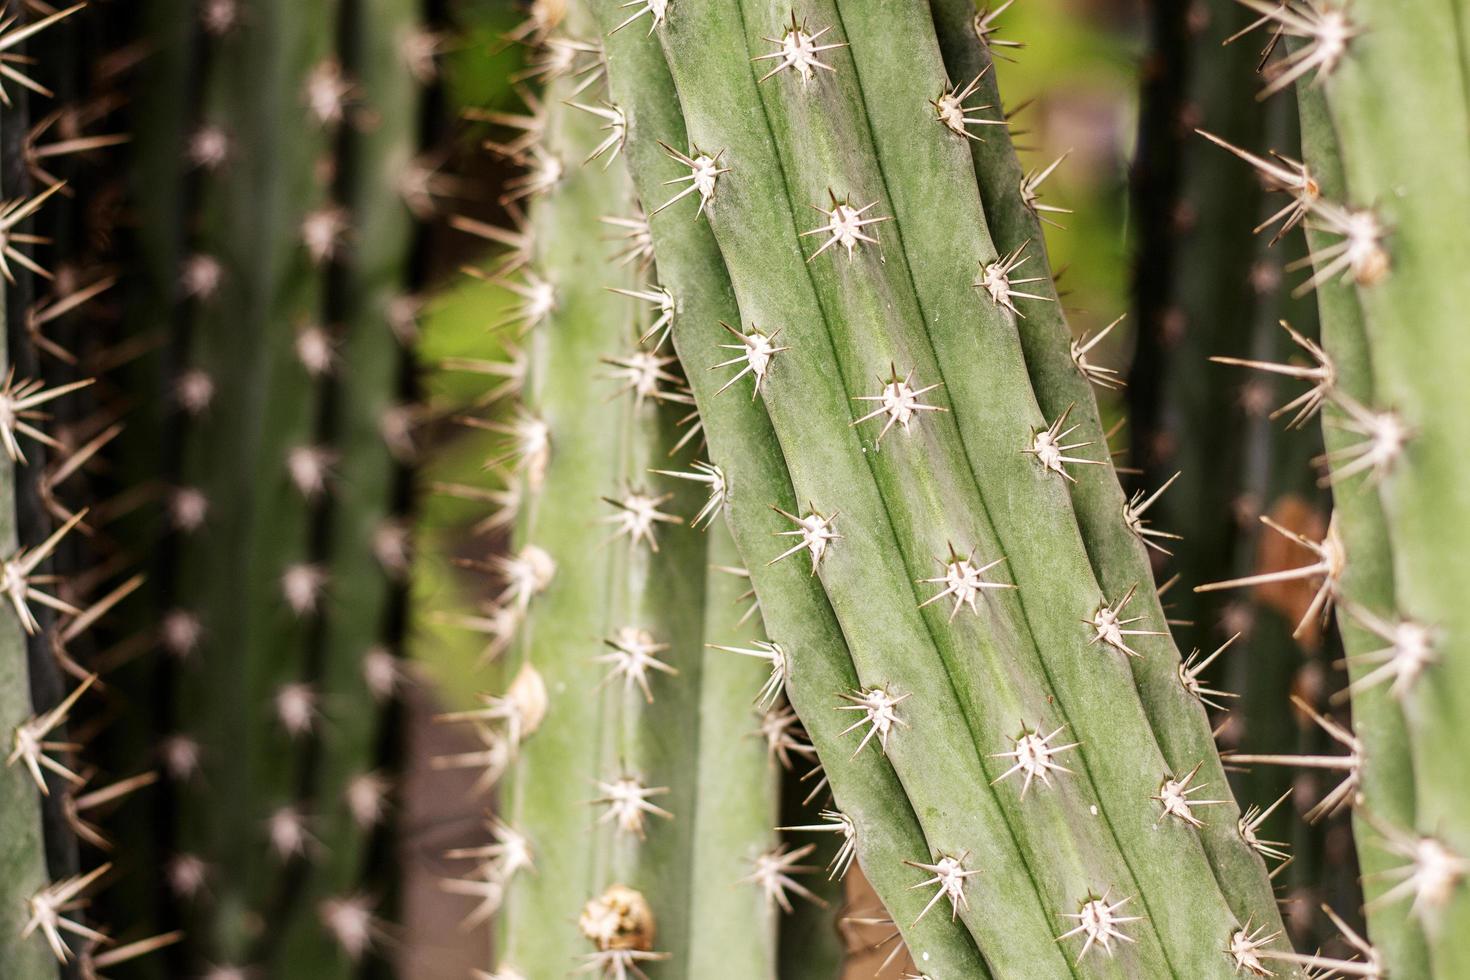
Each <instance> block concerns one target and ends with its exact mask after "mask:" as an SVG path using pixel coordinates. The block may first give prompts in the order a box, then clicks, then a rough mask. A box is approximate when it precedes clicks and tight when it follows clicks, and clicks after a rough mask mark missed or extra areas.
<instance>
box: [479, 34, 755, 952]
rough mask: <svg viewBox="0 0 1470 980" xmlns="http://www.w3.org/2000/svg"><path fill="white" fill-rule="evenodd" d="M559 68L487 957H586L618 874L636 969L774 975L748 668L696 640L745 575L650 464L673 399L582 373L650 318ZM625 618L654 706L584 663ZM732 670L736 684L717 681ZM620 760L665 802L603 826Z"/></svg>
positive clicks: (601, 363) (662, 444) (723, 610)
mask: <svg viewBox="0 0 1470 980" xmlns="http://www.w3.org/2000/svg"><path fill="white" fill-rule="evenodd" d="M588 17H589V15H588V14H587V13H585V12H584V11H582V10H580V9H579V8H576V7H573V8H571V9H569V10H568V13H567V20H566V22H565V29H566V30H567V31H568V32H570V33H571V36H573V37H581V36H585V35H591V34H595V32H591V31H587V30H586V25H587V18H588ZM578 81H579V80H578V79H575V78H557V79H553V80H551V81H550V83H549V85H548V87H547V90H546V91H545V92H544V93H542V96H541V98H542V100H543V104H544V105H545V106H546V116H545V130H544V135H543V138H542V140H541V142H540V144H539V148H540V152H544V153H546V154H549V155H551V156H552V157H554V158H555V159H557V160H559V161H561V162H562V163H563V164H564V170H563V173H562V176H561V179H560V180H559V181H558V182H557V184H556V185H555V186H554V187H553V188H550V189H549V190H548V192H547V193H545V194H544V195H543V196H540V197H537V198H536V199H535V200H534V201H533V202H532V203H531V205H530V208H529V215H528V225H527V227H528V230H529V231H530V233H531V236H532V242H533V245H532V253H531V266H530V267H531V268H532V269H534V271H535V274H536V275H537V276H539V277H541V278H543V279H544V280H546V281H547V282H549V283H551V284H552V286H553V287H554V289H555V291H556V306H555V309H554V310H553V311H552V312H551V313H550V314H549V315H548V316H547V317H546V319H545V322H542V323H539V324H537V325H536V326H534V327H533V328H532V333H531V334H530V336H529V337H528V338H527V339H526V344H527V346H528V365H529V367H528V377H527V381H526V388H525V403H526V408H527V409H528V410H529V411H531V412H532V413H534V414H535V416H536V417H538V418H540V419H542V420H544V421H545V422H546V423H547V424H548V425H549V427H550V453H549V460H548V462H547V463H546V469H545V476H544V483H541V482H539V481H530V480H527V479H526V478H525V477H522V483H523V494H524V501H525V502H524V504H523V506H522V518H521V521H520V523H519V526H518V528H517V532H516V547H517V548H520V547H526V546H534V547H538V548H542V549H544V550H545V551H546V553H547V554H549V555H550V556H551V558H552V560H553V561H554V562H555V565H556V571H555V574H554V576H553V577H552V579H551V581H550V584H549V585H548V586H547V588H546V590H545V592H544V593H543V594H541V595H538V596H536V597H535V598H533V599H532V600H531V604H530V611H529V615H528V616H527V618H526V620H525V622H524V623H523V624H522V626H521V628H520V633H519V637H518V641H517V644H516V646H515V648H514V650H513V652H512V654H511V655H510V656H511V663H510V664H509V665H508V667H507V671H506V676H508V677H516V676H520V675H521V673H522V672H523V671H525V670H534V671H535V672H536V673H537V674H538V675H539V676H540V677H541V679H542V681H543V683H544V684H545V687H546V691H547V701H546V706H545V716H544V719H543V720H542V721H541V722H540V724H539V726H538V727H537V728H536V730H535V731H534V732H530V733H528V734H527V735H526V737H525V740H524V744H522V745H521V746H520V747H519V749H518V755H517V758H516V760H515V764H514V766H513V767H512V769H511V772H510V775H509V776H508V777H507V779H506V785H507V792H506V797H505V800H506V802H505V805H504V806H503V808H502V819H504V820H505V821H506V822H507V823H509V824H510V825H511V826H512V827H513V828H514V829H515V830H516V831H517V832H519V833H523V834H525V835H526V836H527V837H528V838H529V840H530V844H531V848H532V852H533V855H534V860H535V862H536V865H535V871H534V872H521V873H519V874H517V875H515V877H514V878H513V879H512V880H511V881H510V882H509V883H508V885H507V895H506V903H505V913H504V915H503V917H502V924H501V936H502V942H501V943H500V944H499V946H498V948H497V957H498V969H500V970H502V971H510V970H515V971H519V973H520V974H521V975H526V976H543V975H544V976H554V975H561V974H564V973H567V972H570V971H573V970H575V969H578V968H580V967H582V966H584V965H587V964H588V963H589V962H590V963H591V964H592V965H593V966H594V968H596V965H597V961H595V960H592V961H589V960H588V959H587V958H588V957H589V956H592V955H594V954H595V953H596V952H598V950H597V947H596V946H594V945H593V943H592V942H591V940H590V939H589V938H587V937H585V936H584V935H583V932H582V930H581V928H580V925H579V922H578V916H579V914H580V913H581V911H582V908H583V905H584V904H585V903H586V902H587V901H588V900H590V899H593V898H595V897H596V896H598V895H600V894H601V893H602V892H603V891H604V889H606V888H607V887H608V886H610V885H613V884H620V885H625V886H629V887H631V888H634V889H636V890H637V891H638V892H639V893H641V894H642V895H643V896H644V897H645V898H646V899H647V901H648V903H649V906H650V908H651V911H652V916H653V922H654V926H655V934H654V937H653V940H652V949H651V950H647V951H648V952H656V953H658V954H662V955H664V956H666V959H664V960H662V961H660V962H652V963H647V964H640V965H642V966H645V967H646V968H647V969H650V970H654V971H656V972H657V973H658V975H660V976H664V977H676V976H690V977H694V976H701V975H712V973H711V972H710V971H714V972H718V971H721V970H725V969H735V970H737V971H738V972H739V973H740V974H741V975H748V976H751V977H760V976H772V977H773V976H774V961H775V932H774V924H775V920H774V916H773V913H772V912H771V910H770V909H769V908H768V907H767V905H766V901H765V898H764V896H763V895H762V894H761V893H760V891H759V890H758V889H755V888H752V887H750V886H749V885H746V884H741V883H740V879H741V878H742V877H743V876H744V875H747V874H749V873H750V871H751V862H752V860H753V859H754V858H755V857H756V856H757V855H758V854H760V853H762V852H763V851H765V850H766V849H768V847H769V846H770V845H771V843H772V840H773V838H774V832H773V830H772V828H773V827H774V825H775V817H776V812H777V811H776V799H777V797H776V785H777V784H776V778H775V776H776V774H775V772H774V771H773V770H772V769H771V767H770V763H768V762H767V760H766V758H765V750H764V745H763V744H762V743H761V742H760V741H758V740H756V739H753V738H751V737H750V736H751V734H752V732H753V730H754V729H755V726H756V718H755V716H754V715H753V714H752V712H751V709H750V697H751V696H752V695H753V694H754V690H755V689H758V688H759V686H760V680H759V678H760V676H761V673H760V670H759V665H758V664H752V663H747V662H744V661H743V660H739V659H737V658H735V657H732V656H729V655H727V654H722V653H711V652H706V651H705V649H704V645H705V643H706V642H720V643H726V644H732V643H733V644H737V645H738V644H739V642H740V641H741V639H742V636H741V634H740V632H739V631H738V630H737V629H736V627H735V625H734V624H735V623H736V621H737V620H738V619H739V618H740V614H741V611H742V610H741V609H740V607H738V606H736V605H734V604H733V603H732V600H733V598H734V597H735V596H736V595H738V594H739V593H740V592H741V591H743V590H744V586H743V585H740V583H739V581H738V580H731V581H730V582H726V581H723V579H725V578H728V576H723V575H720V574H718V573H713V572H707V571H706V566H707V564H708V563H710V562H711V561H713V562H714V563H715V564H721V563H725V564H728V563H730V558H729V556H728V555H727V554H725V552H726V551H728V544H727V543H726V544H725V545H724V546H723V550H722V547H721V545H720V544H718V543H716V544H715V546H714V555H715V557H714V558H711V557H710V556H709V555H707V553H706V547H707V539H706V536H705V533H704V532H703V531H700V530H698V529H695V528H692V527H690V526H688V524H687V519H688V518H689V517H691V516H693V515H694V514H695V513H696V512H697V511H698V510H699V509H700V507H701V506H702V504H703V502H704V500H703V494H702V493H701V491H700V488H699V487H698V486H697V485H694V484H691V483H688V482H685V481H679V480H676V479H672V478H670V477H668V476H666V475H661V474H657V473H655V472H653V471H655V470H674V471H677V470H685V469H688V467H689V463H690V461H691V459H692V458H693V455H692V454H693V449H691V448H686V449H683V450H681V451H679V452H678V453H675V454H671V449H672V447H674V446H675V444H676V443H677V442H678V440H679V438H680V436H681V435H682V434H683V432H682V430H681V429H679V427H678V421H679V420H680V419H681V418H682V417H683V416H685V415H686V414H688V407H687V406H686V405H682V404H679V403H673V402H665V401H663V400H661V399H657V398H651V397H650V398H647V399H644V400H636V399H635V398H634V397H633V395H632V394H631V393H628V392H624V393H621V394H618V393H617V390H618V387H619V385H620V384H621V382H619V381H617V380H616V379H610V380H603V381H601V382H599V381H598V380H597V379H598V378H607V376H608V374H609V370H610V369H609V367H608V366H607V359H608V358H618V357H626V356H627V355H629V354H631V353H632V352H634V351H635V350H636V349H637V348H638V340H639V338H640V336H642V335H643V334H644V333H645V332H646V330H647V328H648V327H649V326H650V323H651V321H650V318H649V317H648V316H647V315H646V311H645V310H644V309H642V308H641V304H639V303H637V302H636V301H634V300H630V299H628V298H626V297H623V296H619V295H615V294H614V293H612V292H611V291H610V290H612V289H615V288H616V289H624V290H628V289H639V288H647V286H646V285H645V284H643V283H641V282H639V281H638V280H637V279H636V278H635V275H634V270H633V268H631V267H627V266H623V267H620V266H618V265H617V264H616V263H615V262H614V261H613V258H612V256H613V253H614V252H615V251H616V248H615V247H613V246H612V245H610V244H609V243H608V241H607V240H606V238H607V236H606V226H605V225H603V224H601V223H600V222H599V218H601V217H604V216H625V215H626V214H628V213H629V212H630V211H631V205H632V197H631V189H630V185H629V183H628V177H627V173H626V170H625V169H624V168H623V167H622V166H621V165H613V166H604V161H603V160H589V161H587V162H586V163H582V161H583V160H584V159H585V158H587V157H588V155H589V154H590V153H591V152H592V150H593V149H594V147H596V146H597V145H598V144H599V143H601V142H602V140H603V138H604V136H605V135H606V134H605V132H604V131H603V130H602V128H601V127H602V125H603V123H604V120H602V119H600V118H598V117H597V116H595V115H592V114H589V113H587V112H584V111H582V110H580V109H577V108H575V107H572V106H569V105H567V104H566V103H567V102H570V101H576V102H578V103H581V104H584V105H587V104H591V105H595V104H596V103H597V102H598V100H599V98H601V97H602V84H603V83H601V82H595V83H594V85H593V86H592V87H589V88H587V89H586V90H585V91H582V92H580V93H578V92H575V91H574V89H575V87H576V85H577V84H578ZM649 346H651V344H650V345H646V346H645V349H647V348H648V347H649ZM661 387H663V388H667V387H668V386H667V384H664V385H661ZM629 491H639V492H643V493H646V494H650V495H653V496H655V497H661V496H662V495H663V494H664V493H669V494H670V495H671V497H670V499H668V500H661V501H660V502H659V504H658V507H659V510H661V511H664V512H666V513H670V514H676V515H679V516H680V518H681V519H680V520H679V521H678V522H677V526H676V525H675V524H668V523H660V524H658V525H656V526H655V527H654V529H653V533H654V535H655V536H656V539H657V545H658V547H657V551H656V552H655V551H653V550H652V549H651V548H650V546H649V544H648V542H647V541H646V540H631V539H630V538H629V537H628V536H627V535H625V534H619V533H617V532H616V528H614V527H613V526H611V525H609V524H608V523H606V522H605V519H606V518H608V517H610V516H613V515H615V514H616V513H617V512H616V511H614V510H613V509H612V508H611V507H610V506H608V505H607V504H605V503H603V502H602V500H600V499H599V498H613V499H621V498H622V497H623V495H624V494H625V493H627V492H629ZM716 516H717V517H718V515H716ZM714 533H724V530H723V527H721V528H719V529H718V532H714ZM732 586H735V590H734V592H733V593H732V592H730V588H731V587H732ZM707 606H708V607H709V610H710V611H709V619H708V621H707V620H706V608H707ZM623 628H637V629H642V630H646V631H647V632H648V633H649V634H650V636H651V637H652V638H653V640H654V641H655V642H657V643H659V644H667V648H666V649H665V650H663V651H662V652H660V653H658V654H657V657H658V658H659V659H660V660H661V661H662V662H663V663H665V664H667V665H668V666H669V667H671V668H673V670H675V671H677V674H669V673H665V672H660V671H656V670H655V671H650V672H649V675H648V684H649V687H650V694H651V697H652V699H651V700H647V699H646V698H645V695H644V693H643V692H642V691H641V690H640V688H639V687H638V686H637V685H636V684H630V683H625V678H624V677H623V676H621V675H617V674H615V673H613V672H612V668H611V665H609V664H608V663H605V662H599V661H598V660H597V659H596V658H597V657H598V655H599V654H603V653H606V652H607V649H608V648H607V647H605V646H603V643H604V641H605V640H608V639H612V638H614V637H615V636H616V634H617V631H618V630H620V629H623ZM712 631H716V632H719V633H723V634H725V635H723V636H716V635H712ZM712 657H713V658H716V659H714V660H711V659H710V658H712ZM752 668H755V669H754V670H752ZM706 670H708V674H706ZM736 679H742V680H743V681H744V682H750V681H752V680H753V681H754V684H753V686H752V687H750V688H749V689H748V690H747V687H746V683H741V684H740V686H739V687H737V688H735V689H734V690H733V692H732V690H731V688H730V684H731V682H733V681H735V680H736ZM625 775H626V776H629V777H633V778H636V779H637V780H638V781H639V783H641V784H642V786H644V787H646V788H650V789H652V788H657V789H658V790H659V791H660V792H659V795H657V796H653V797H650V799H649V802H650V803H651V804H653V805H656V806H657V807H659V808H661V809H662V810H664V811H667V813H668V814H671V815H672V816H671V817H665V816H663V815H661V814H657V813H651V814H647V815H646V816H645V818H644V821H643V828H642V833H641V834H639V833H634V832H630V831H629V830H627V829H619V828H618V827H617V826H616V823H617V821H616V818H614V817H612V816H611V814H610V811H609V810H608V808H607V807H606V805H605V804H603V803H589V801H591V800H594V799H596V798H597V797H600V796H602V795H604V794H603V793H602V791H601V790H599V789H598V787H597V784H598V783H610V782H613V781H614V780H617V779H618V778H620V777H622V776H625ZM605 817H607V818H609V819H603V818H605ZM589 828H590V830H589ZM735 936H738V937H739V938H738V940H734V939H732V937H735ZM712 964H713V965H712Z"/></svg>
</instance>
